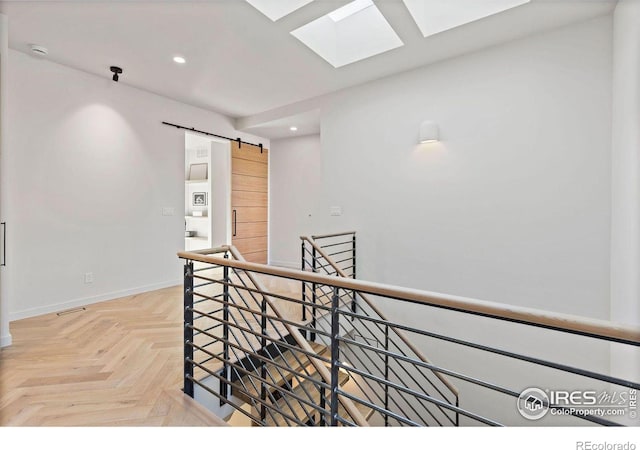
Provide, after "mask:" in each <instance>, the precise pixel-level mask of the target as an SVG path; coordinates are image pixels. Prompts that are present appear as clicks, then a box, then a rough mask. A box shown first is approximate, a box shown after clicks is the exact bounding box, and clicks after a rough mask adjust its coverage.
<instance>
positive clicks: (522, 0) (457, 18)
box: [402, 0, 530, 37]
mask: <svg viewBox="0 0 640 450" xmlns="http://www.w3.org/2000/svg"><path fill="white" fill-rule="evenodd" d="M402 1H403V2H404V4H405V6H406V7H407V9H408V10H409V12H410V13H411V16H413V20H415V22H416V24H417V25H418V27H419V28H420V31H421V32H422V35H423V36H424V37H427V36H431V35H434V34H437V33H441V32H443V31H446V30H450V29H452V28H456V27H459V26H460V25H464V24H467V23H470V22H474V21H476V20H479V19H483V18H485V17H489V16H492V15H494V14H498V13H501V12H503V11H506V10H508V9H512V8H515V7H517V6H521V5H524V4H526V3H529V2H530V0H482V1H480V0H402Z"/></svg>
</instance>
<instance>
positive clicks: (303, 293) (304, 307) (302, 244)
mask: <svg viewBox="0 0 640 450" xmlns="http://www.w3.org/2000/svg"><path fill="white" fill-rule="evenodd" d="M300 247H301V249H302V271H303V272H304V270H305V259H306V258H305V254H304V241H302V242H301V244H300ZM306 287H307V283H305V282H304V281H303V282H302V301H305V300H306V299H307V297H306V295H305V290H306ZM305 320H307V306H306V305H302V321H303V322H304V321H305Z"/></svg>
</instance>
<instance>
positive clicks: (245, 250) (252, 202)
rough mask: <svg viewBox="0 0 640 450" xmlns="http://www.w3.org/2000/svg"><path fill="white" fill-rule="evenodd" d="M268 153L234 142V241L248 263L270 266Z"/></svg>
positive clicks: (232, 219)
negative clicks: (268, 244) (268, 259)
mask: <svg viewBox="0 0 640 450" xmlns="http://www.w3.org/2000/svg"><path fill="white" fill-rule="evenodd" d="M268 194H269V151H268V150H267V149H263V150H262V152H261V151H260V148H259V147H256V146H253V145H248V144H242V146H239V145H238V143H237V142H232V143H231V234H232V238H231V241H232V243H233V245H235V246H236V248H237V249H238V250H239V251H240V253H242V256H244V257H245V259H246V260H247V261H250V262H255V263H261V264H266V263H267V220H268V217H269V216H268V214H269V212H268V211H269V209H268V197H269V196H268Z"/></svg>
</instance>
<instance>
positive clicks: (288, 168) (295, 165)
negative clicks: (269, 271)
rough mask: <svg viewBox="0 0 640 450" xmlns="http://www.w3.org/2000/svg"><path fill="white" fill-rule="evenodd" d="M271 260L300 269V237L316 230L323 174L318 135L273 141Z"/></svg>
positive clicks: (271, 151) (270, 166) (270, 164)
mask: <svg viewBox="0 0 640 450" xmlns="http://www.w3.org/2000/svg"><path fill="white" fill-rule="evenodd" d="M269 158H270V160H269V170H270V174H269V178H270V180H271V181H270V182H271V185H270V189H269V201H270V211H269V216H270V224H269V259H270V263H271V264H274V265H279V266H284V267H292V268H300V239H299V238H300V236H301V235H311V234H314V233H317V232H318V230H317V227H316V225H315V224H316V223H317V220H318V219H317V218H316V214H317V213H318V212H319V210H318V204H317V201H318V198H319V189H320V182H321V177H322V152H321V142H320V136H319V135H310V136H300V137H294V138H289V139H279V140H273V141H271V149H270V151H269Z"/></svg>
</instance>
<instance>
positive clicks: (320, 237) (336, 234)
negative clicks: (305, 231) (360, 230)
mask: <svg viewBox="0 0 640 450" xmlns="http://www.w3.org/2000/svg"><path fill="white" fill-rule="evenodd" d="M348 234H356V232H355V231H345V232H344V233H333V234H316V235H314V236H311V238H312V239H325V238H330V237H338V236H346V235H348ZM300 239H303V240H304V239H307V237H306V236H300Z"/></svg>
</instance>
